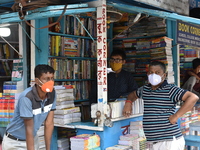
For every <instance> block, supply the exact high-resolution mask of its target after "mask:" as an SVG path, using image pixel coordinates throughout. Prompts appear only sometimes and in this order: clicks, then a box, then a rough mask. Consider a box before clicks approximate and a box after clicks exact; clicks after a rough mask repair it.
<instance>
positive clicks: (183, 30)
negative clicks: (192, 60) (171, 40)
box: [177, 21, 200, 47]
mask: <svg viewBox="0 0 200 150" xmlns="http://www.w3.org/2000/svg"><path fill="white" fill-rule="evenodd" d="M177 43H178V44H184V45H189V46H194V47H200V26H198V25H194V24H190V23H186V22H182V21H177Z"/></svg>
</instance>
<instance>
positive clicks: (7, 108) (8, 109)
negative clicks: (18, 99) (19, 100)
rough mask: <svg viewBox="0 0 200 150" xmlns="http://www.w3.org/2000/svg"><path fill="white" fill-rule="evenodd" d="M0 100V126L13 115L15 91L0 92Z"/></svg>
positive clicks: (4, 124)
mask: <svg viewBox="0 0 200 150" xmlns="http://www.w3.org/2000/svg"><path fill="white" fill-rule="evenodd" d="M0 101H1V105H0V112H1V113H0V127H6V126H7V125H8V124H9V123H10V121H11V119H12V118H13V116H14V109H15V93H1V94H0Z"/></svg>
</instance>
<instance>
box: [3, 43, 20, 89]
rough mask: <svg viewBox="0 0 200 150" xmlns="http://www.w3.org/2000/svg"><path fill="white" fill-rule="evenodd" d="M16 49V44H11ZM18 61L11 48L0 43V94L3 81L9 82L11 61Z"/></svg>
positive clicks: (11, 67)
mask: <svg viewBox="0 0 200 150" xmlns="http://www.w3.org/2000/svg"><path fill="white" fill-rule="evenodd" d="M11 44H12V45H14V47H15V48H16V49H18V45H19V43H18V42H11ZM15 59H18V56H17V53H16V52H15V51H14V50H12V49H11V47H10V46H9V45H8V44H7V43H5V42H3V41H0V93H2V92H3V83H4V81H10V80H11V75H12V69H13V60H15Z"/></svg>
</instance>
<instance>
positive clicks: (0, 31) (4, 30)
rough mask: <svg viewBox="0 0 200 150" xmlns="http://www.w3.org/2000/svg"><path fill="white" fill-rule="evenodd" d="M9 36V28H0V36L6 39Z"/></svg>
mask: <svg viewBox="0 0 200 150" xmlns="http://www.w3.org/2000/svg"><path fill="white" fill-rule="evenodd" d="M10 34H11V32H10V28H0V36H3V37H8V36H10Z"/></svg>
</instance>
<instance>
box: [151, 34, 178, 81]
mask: <svg viewBox="0 0 200 150" xmlns="http://www.w3.org/2000/svg"><path fill="white" fill-rule="evenodd" d="M150 53H151V60H157V61H160V62H163V63H164V64H165V65H166V66H167V80H168V83H172V84H173V83H174V71H173V58H172V39H170V38H168V37H166V36H164V37H160V38H155V39H152V40H151V46H150Z"/></svg>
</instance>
